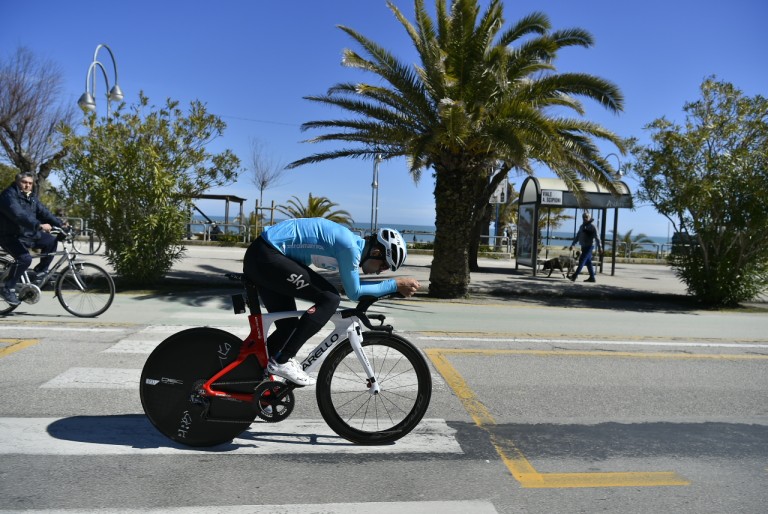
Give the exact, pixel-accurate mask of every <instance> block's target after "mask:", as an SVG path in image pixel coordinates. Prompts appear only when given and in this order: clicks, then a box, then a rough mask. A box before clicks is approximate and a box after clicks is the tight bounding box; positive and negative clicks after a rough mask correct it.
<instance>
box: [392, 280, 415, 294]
mask: <svg viewBox="0 0 768 514" xmlns="http://www.w3.org/2000/svg"><path fill="white" fill-rule="evenodd" d="M395 281H396V282H397V292H398V293H400V294H401V295H403V296H404V297H406V298H408V297H409V296H413V295H414V294H415V293H416V291H418V290H419V281H418V280H416V279H415V278H396V279H395Z"/></svg>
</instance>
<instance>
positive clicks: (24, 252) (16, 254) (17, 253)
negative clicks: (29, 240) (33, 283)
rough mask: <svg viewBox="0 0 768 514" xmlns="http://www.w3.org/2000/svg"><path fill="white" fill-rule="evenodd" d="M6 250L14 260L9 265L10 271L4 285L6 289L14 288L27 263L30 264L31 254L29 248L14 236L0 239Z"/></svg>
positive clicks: (25, 269)
mask: <svg viewBox="0 0 768 514" xmlns="http://www.w3.org/2000/svg"><path fill="white" fill-rule="evenodd" d="M0 244H2V246H3V248H4V249H5V251H6V252H8V253H9V254H11V257H13V258H14V259H15V260H16V262H15V263H14V264H13V265H12V266H11V271H10V273H8V277H7V279H6V283H5V287H7V288H8V289H14V288H15V287H16V284H17V283H18V282H19V279H20V278H21V276H22V275H23V274H24V272H25V271H27V268H29V265H30V264H32V256H31V255H30V254H29V250H28V249H27V247H26V246H24V245H23V244H22V243H21V241H19V240H18V239H15V238H3V240H2V241H0Z"/></svg>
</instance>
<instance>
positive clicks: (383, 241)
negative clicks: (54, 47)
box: [243, 218, 419, 386]
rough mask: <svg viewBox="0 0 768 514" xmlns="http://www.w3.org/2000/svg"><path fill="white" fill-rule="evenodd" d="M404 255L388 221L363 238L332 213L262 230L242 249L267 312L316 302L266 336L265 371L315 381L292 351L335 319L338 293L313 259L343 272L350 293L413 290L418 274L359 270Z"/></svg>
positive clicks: (384, 265)
mask: <svg viewBox="0 0 768 514" xmlns="http://www.w3.org/2000/svg"><path fill="white" fill-rule="evenodd" d="M406 255H407V251H406V247H405V242H404V241H403V238H402V236H401V235H400V233H399V232H398V231H397V230H393V229H389V228H382V229H380V230H379V231H378V232H377V233H376V234H374V235H371V236H368V237H366V238H361V237H358V236H356V235H355V234H353V233H352V231H350V230H349V229H347V228H345V227H343V226H342V225H339V224H338V223H334V222H332V221H330V220H327V219H322V218H298V219H290V220H286V221H283V222H281V223H278V224H277V225H274V226H271V227H267V228H266V229H264V232H263V233H262V235H261V236H259V237H258V238H257V239H256V240H255V241H254V242H253V243H251V245H250V246H249V247H248V250H247V251H246V253H245V259H244V261H243V272H244V273H245V275H246V276H247V277H248V279H250V280H251V281H252V282H253V283H254V284H256V286H257V287H258V289H259V297H260V298H261V301H262V302H263V304H264V307H265V308H266V309H267V312H278V311H293V310H296V298H300V299H302V300H306V301H309V302H312V303H313V304H314V305H313V306H312V307H310V308H309V309H308V310H307V311H306V312H305V313H304V314H303V315H302V316H301V317H300V318H298V319H296V318H290V319H284V320H280V321H277V322H276V323H275V331H274V332H273V333H272V334H271V335H270V336H269V338H268V339H267V347H268V350H269V354H270V360H269V365H268V366H267V371H268V372H269V373H271V374H273V375H278V376H280V377H283V378H285V379H287V380H290V381H291V382H293V383H295V384H296V385H299V386H306V385H312V384H314V383H315V380H314V379H313V378H312V377H310V376H309V375H308V374H307V373H305V372H304V370H303V369H301V366H300V365H299V363H298V362H296V360H295V359H294V356H295V355H296V354H297V353H298V351H299V350H300V349H301V347H302V345H303V344H304V343H305V342H306V341H307V340H308V339H309V338H310V337H312V336H313V335H315V334H316V333H317V332H318V331H319V330H320V329H321V328H322V327H323V326H324V325H325V324H326V323H327V322H328V320H330V319H331V316H332V315H333V313H334V312H336V309H337V308H338V307H339V303H340V301H341V297H340V295H339V292H338V291H337V290H336V288H335V287H334V286H333V285H331V284H330V283H329V282H328V281H327V280H326V279H325V278H323V277H322V276H321V275H320V274H319V273H317V272H316V271H314V270H312V269H311V268H310V267H309V266H310V265H315V266H316V267H318V268H323V269H330V270H335V271H338V273H339V275H340V278H341V283H342V285H343V286H344V291H345V293H346V295H347V296H348V297H349V298H350V299H352V300H357V299H358V298H360V297H361V296H365V295H371V296H384V295H387V294H392V293H396V292H397V293H400V294H401V295H403V296H405V297H409V296H412V295H413V294H414V293H415V292H416V291H417V290H418V288H419V282H418V281H417V280H416V279H414V278H402V277H398V278H396V279H389V280H385V281H380V282H370V281H361V280H360V271H359V269H362V272H363V273H364V274H371V273H375V274H379V273H380V272H382V271H385V270H387V269H390V270H392V271H396V270H397V269H398V268H399V267H400V266H402V265H403V263H404V262H405V258H406ZM358 268H359V269H358Z"/></svg>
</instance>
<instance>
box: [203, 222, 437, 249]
mask: <svg viewBox="0 0 768 514" xmlns="http://www.w3.org/2000/svg"><path fill="white" fill-rule="evenodd" d="M208 218H209V219H210V220H211V221H215V222H216V223H218V224H219V225H220V226H221V228H222V230H225V231H227V232H235V233H238V232H239V223H237V222H236V221H233V219H234V217H232V216H230V220H229V226H225V225H224V216H208ZM278 221H280V220H275V222H278ZM205 223H207V220H205V219H204V218H203V217H201V216H194V217H193V218H192V222H191V223H190V225H189V226H190V232H191V233H193V234H196V233H202V232H203V231H204V230H205ZM378 227H379V228H381V227H390V228H394V229H396V230H398V231H399V232H400V233H401V234H402V235H403V238H404V239H405V240H406V241H407V242H417V243H431V242H432V241H434V240H435V226H434V225H407V224H403V223H379V224H378ZM227 229H229V230H227ZM352 231H353V232H355V233H357V234H359V235H361V236H364V235H366V234H369V233H370V232H371V224H370V223H354V224H353V225H352Z"/></svg>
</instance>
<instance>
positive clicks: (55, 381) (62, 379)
mask: <svg viewBox="0 0 768 514" xmlns="http://www.w3.org/2000/svg"><path fill="white" fill-rule="evenodd" d="M313 375H316V373H313ZM339 376H341V377H343V376H346V375H345V374H341V375H339ZM140 378H141V370H140V369H126V368H69V369H68V370H66V371H65V372H64V373H61V374H60V375H57V376H56V377H54V378H52V379H51V380H49V381H48V382H45V383H43V384H42V385H41V386H40V387H41V388H43V389H132V390H138V388H139V380H140ZM356 378H359V377H358V376H357V375H353V374H350V375H349V381H348V382H349V384H350V387H353V384H354V379H356ZM390 386H391V384H390ZM432 388H433V390H436V391H437V390H442V389H444V388H445V381H444V380H443V378H442V377H441V376H440V375H439V374H436V373H432ZM406 389H407V388H406ZM350 390H351V389H350ZM307 391H311V392H312V396H314V394H315V393H314V388H310V389H306V388H302V389H297V390H296V391H295V393H294V394H297V395H301V394H304V393H306V392H307Z"/></svg>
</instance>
